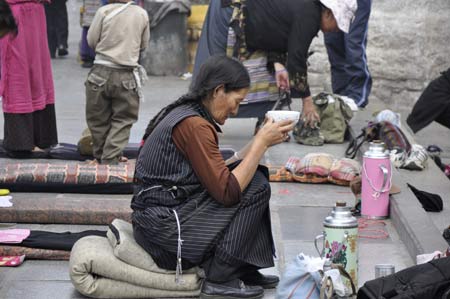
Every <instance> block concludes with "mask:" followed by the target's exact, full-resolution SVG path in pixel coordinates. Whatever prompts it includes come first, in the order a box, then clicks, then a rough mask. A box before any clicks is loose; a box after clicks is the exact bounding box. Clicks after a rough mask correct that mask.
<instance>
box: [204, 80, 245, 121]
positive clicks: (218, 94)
mask: <svg viewBox="0 0 450 299" xmlns="http://www.w3.org/2000/svg"><path fill="white" fill-rule="evenodd" d="M247 93H248V88H241V89H238V90H232V91H229V92H225V87H224V86H223V85H221V86H219V87H216V89H214V92H213V94H212V97H211V99H210V100H207V101H206V102H205V103H204V104H205V107H206V109H208V112H209V113H210V114H211V116H212V117H213V119H214V121H215V122H216V123H218V124H219V125H223V124H224V123H225V120H227V118H228V117H230V116H234V115H236V114H237V112H238V109H239V104H240V103H241V102H242V100H244V98H245V97H246V96H247Z"/></svg>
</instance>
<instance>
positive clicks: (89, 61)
mask: <svg viewBox="0 0 450 299" xmlns="http://www.w3.org/2000/svg"><path fill="white" fill-rule="evenodd" d="M88 30H89V27H86V26H84V27H83V28H82V31H81V42H80V58H81V61H82V65H81V66H82V67H86V68H90V67H92V65H93V62H94V59H95V52H94V50H92V48H91V47H89V45H88V42H87V32H88Z"/></svg>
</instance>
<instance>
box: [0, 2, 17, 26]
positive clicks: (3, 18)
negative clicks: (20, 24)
mask: <svg viewBox="0 0 450 299" xmlns="http://www.w3.org/2000/svg"><path fill="white" fill-rule="evenodd" d="M0 30H6V31H7V32H12V33H14V34H17V24H16V20H15V19H14V16H13V14H12V12H11V8H10V7H9V5H8V3H6V1H5V0H0Z"/></svg>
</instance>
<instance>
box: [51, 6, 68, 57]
mask: <svg viewBox="0 0 450 299" xmlns="http://www.w3.org/2000/svg"><path fill="white" fill-rule="evenodd" d="M53 1H56V5H57V12H58V18H57V20H56V34H57V40H58V55H59V56H66V55H67V54H69V52H68V51H67V48H68V44H67V39H68V36H69V22H68V16H67V6H66V0H53Z"/></svg>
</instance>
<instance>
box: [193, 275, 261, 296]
mask: <svg viewBox="0 0 450 299" xmlns="http://www.w3.org/2000/svg"><path fill="white" fill-rule="evenodd" d="M263 296H264V289H263V288H262V287H259V286H247V285H245V284H244V283H243V282H242V280H239V279H234V280H231V281H227V282H224V283H216V282H211V281H208V280H205V281H204V282H203V285H202V290H201V293H200V299H260V298H262V297H263Z"/></svg>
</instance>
